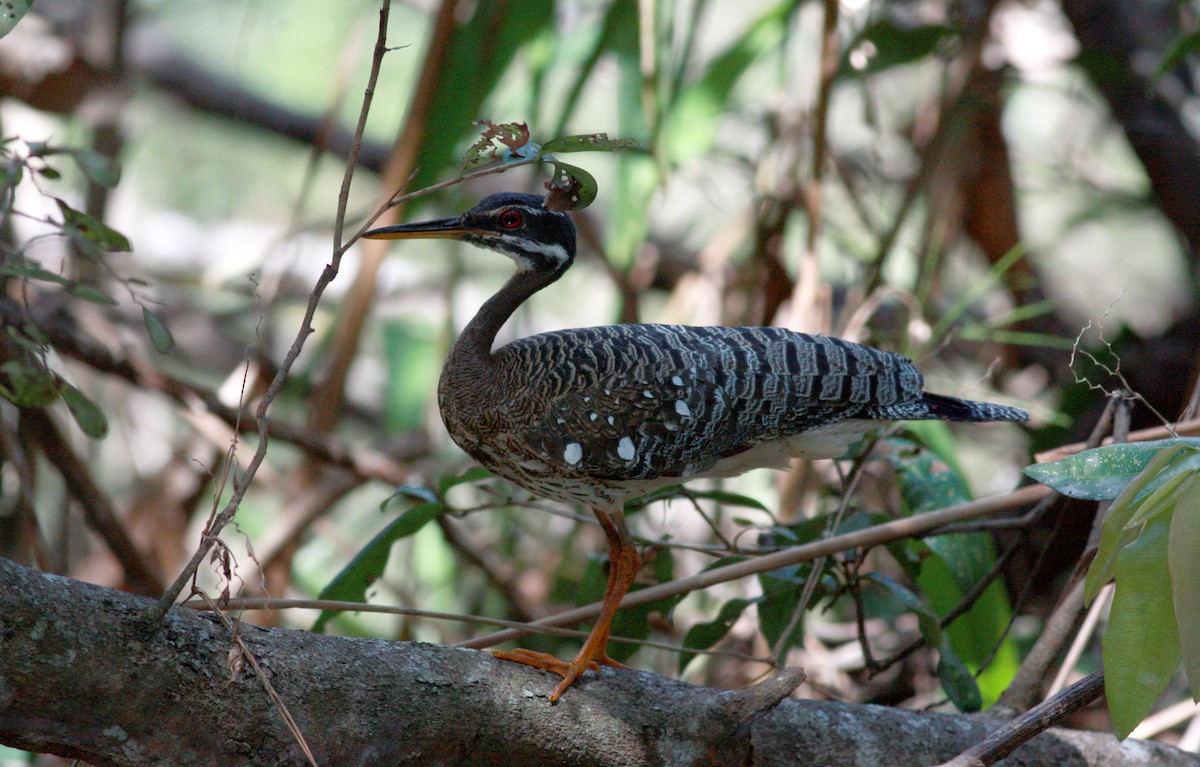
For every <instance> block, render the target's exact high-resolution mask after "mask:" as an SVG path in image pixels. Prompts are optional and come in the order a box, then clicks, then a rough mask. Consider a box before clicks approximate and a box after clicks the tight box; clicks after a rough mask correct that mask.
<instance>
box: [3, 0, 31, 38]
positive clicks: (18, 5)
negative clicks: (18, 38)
mask: <svg viewBox="0 0 1200 767" xmlns="http://www.w3.org/2000/svg"><path fill="white" fill-rule="evenodd" d="M32 5H33V0H4V2H3V3H0V37H4V36H5V35H7V34H8V33H9V32H11V31H13V28H15V27H16V26H17V22H18V21H20V20H21V19H22V18H24V16H25V14H26V13H28V12H29V8H30V6H32Z"/></svg>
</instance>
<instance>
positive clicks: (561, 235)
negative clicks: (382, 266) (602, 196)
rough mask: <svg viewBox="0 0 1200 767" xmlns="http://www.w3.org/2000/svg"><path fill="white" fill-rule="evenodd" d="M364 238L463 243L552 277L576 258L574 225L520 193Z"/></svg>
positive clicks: (539, 200) (383, 229) (535, 197)
mask: <svg viewBox="0 0 1200 767" xmlns="http://www.w3.org/2000/svg"><path fill="white" fill-rule="evenodd" d="M363 237H368V238H371V239H377V240H405V239H420V238H442V239H451V240H463V241H464V242H469V243H471V244H472V245H476V246H478V247H480V248H488V249H490V250H495V251H498V252H500V253H503V254H504V255H506V256H508V257H509V258H511V259H512V260H513V261H515V262H516V264H517V268H518V269H519V270H521V271H525V272H537V273H540V274H544V275H554V276H555V277H557V276H558V275H561V274H562V273H563V272H564V271H566V269H567V267H569V266H570V265H571V262H572V261H574V259H575V224H574V223H573V222H572V221H571V217H570V216H569V215H568V214H566V213H564V212H562V211H555V210H550V209H548V208H546V207H545V206H544V205H543V200H542V198H541V197H539V196H538V195H536V194H521V193H519V192H500V193H498V194H492V195H488V196H487V197H484V198H483V200H481V201H480V203H479V204H478V205H476V206H475V207H473V208H471V209H470V210H468V211H467V212H466V213H463V214H462V215H461V216H452V217H450V218H441V219H437V220H434V221H421V222H417V223H412V224H398V225H396V226H385V227H381V228H379V229H372V230H370V231H368V232H366V233H364V234H363Z"/></svg>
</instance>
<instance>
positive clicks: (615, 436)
mask: <svg viewBox="0 0 1200 767" xmlns="http://www.w3.org/2000/svg"><path fill="white" fill-rule="evenodd" d="M365 236H366V237H371V238H380V239H407V238H428V237H436V238H450V239H457V240H464V241H466V242H469V243H471V244H472V245H476V246H478V247H481V248H488V249H490V250H495V251H499V252H500V253H503V254H504V255H506V256H508V257H509V258H511V259H512V260H513V261H514V262H516V266H517V271H516V273H515V274H514V275H513V276H512V277H511V278H510V279H509V280H508V282H507V283H505V285H504V287H502V288H501V289H500V290H499V292H497V293H496V294H495V295H494V296H492V297H491V298H490V299H488V301H487V302H486V303H484V305H483V307H482V308H481V309H480V310H479V312H478V313H477V314H476V315H475V317H474V318H473V319H472V320H471V321H470V322H468V323H467V326H466V327H465V328H464V329H463V331H462V334H461V335H460V336H459V338H458V341H457V343H455V344H454V348H453V349H452V350H451V351H450V356H449V357H448V358H447V359H446V364H445V367H444V369H443V370H442V377H441V382H440V384H439V385H438V401H439V403H440V406H441V411H442V419H443V420H444V421H445V423H446V428H447V430H448V431H449V433H450V436H451V437H452V438H453V439H454V441H455V442H456V443H458V445H459V446H460V447H462V449H463V450H465V451H466V452H467V453H468V454H469V455H470V456H471V457H472V458H474V459H475V460H476V461H478V462H479V463H480V464H481V465H483V466H484V467H485V468H487V469H488V470H490V471H492V472H494V473H495V474H498V475H499V476H501V477H504V478H505V479H507V480H509V481H510V482H512V483H514V484H516V485H518V486H519V487H523V488H525V489H526V490H528V491H530V492H532V493H534V494H536V495H539V496H541V497H543V498H549V499H553V500H557V501H563V502H567V503H581V504H586V505H587V506H589V507H590V508H591V509H592V511H593V513H595V515H596V518H597V519H598V520H599V522H600V526H601V527H602V528H603V529H604V533H605V535H606V536H607V537H608V543H609V560H610V566H609V573H608V586H607V588H606V590H605V593H604V602H603V609H602V610H601V612H600V616H599V618H598V619H597V621H596V624H595V626H594V627H593V629H592V631H591V634H590V635H589V636H588V638H587V640H586V641H585V642H584V644H583V648H582V649H580V651H579V653H578V654H577V655H576V656H575V657H574V658H573V659H572V660H570V661H566V662H564V661H561V660H559V659H557V658H555V657H553V656H550V655H546V654H544V653H535V652H531V651H528V650H516V651H513V652H497V653H496V655H497V656H498V657H500V658H504V659H508V660H513V661H518V662H521V663H525V664H528V665H532V666H536V667H538V668H542V669H546V670H548V671H553V672H554V673H556V674H559V675H561V676H562V677H563V680H562V682H561V683H560V684H559V685H558V686H557V687H556V688H555V690H554V692H553V693H552V694H551V696H550V700H551V701H555V700H557V699H558V698H559V696H560V695H562V693H563V691H565V690H566V689H567V688H568V687H569V686H570V685H571V683H572V682H573V681H574V680H575V679H577V678H579V677H580V676H581V675H582V674H583V673H584V672H585V671H586V670H587V669H588V668H598V665H599V664H609V665H618V664H616V663H615V662H614V661H611V660H609V658H608V656H607V653H606V648H607V644H608V635H609V629H610V627H611V625H612V620H613V616H614V615H615V614H616V612H617V608H618V606H619V605H620V602H621V599H622V598H623V597H624V596H625V593H626V592H627V591H628V590H629V586H630V585H631V584H632V582H633V580H634V577H635V576H636V575H637V572H638V570H639V568H640V567H641V559H640V557H639V555H638V553H637V550H636V548H635V546H634V544H633V541H632V540H631V538H630V536H629V531H628V530H627V529H626V526H625V520H624V515H623V509H624V504H625V502H626V501H627V500H630V499H632V498H637V497H639V496H643V495H645V494H646V493H648V492H650V491H652V490H655V489H657V488H661V487H664V486H667V485H675V484H679V483H681V482H686V481H688V480H691V479H696V478H699V477H731V476H735V475H738V474H741V473H742V472H745V471H747V470H749V469H753V468H758V467H771V468H784V467H785V466H786V465H787V463H788V459H790V458H793V457H800V458H836V457H838V456H840V455H842V454H843V453H844V452H845V451H846V449H847V448H848V447H849V445H850V444H851V443H853V442H854V441H855V440H857V439H858V438H859V437H860V436H861V435H862V434H863V433H864V432H866V431H869V430H871V429H873V428H875V427H877V426H879V425H880V423H881V422H886V421H896V420H915V419H922V420H931V419H941V420H948V421H1025V420H1026V419H1027V417H1028V414H1027V413H1026V412H1025V411H1023V410H1019V409H1017V408H1013V407H1005V406H1001V405H992V404H987V403H981V402H971V401H968V400H962V399H957V398H954V397H946V396H942V395H938V394H927V393H925V392H923V391H922V386H923V385H924V379H923V378H922V377H921V374H920V373H919V372H918V371H917V369H916V367H915V366H914V365H913V364H912V363H911V362H910V361H909V360H907V359H906V358H904V357H902V356H901V355H899V354H895V353H893V352H886V351H880V350H878V349H872V348H870V347H868V346H862V345H859V344H855V343H851V342H849V341H843V340H841V339H838V338H829V337H826V336H819V335H808V334H804V333H794V332H791V331H788V330H783V329H781V328H771V327H743V328H729V327H684V326H678V325H612V326H607V327H598V328H578V329H573V330H560V331H556V332H553V333H542V334H540V335H535V336H530V337H528V338H522V339H519V340H517V341H514V342H512V343H510V344H507V345H505V346H503V347H501V348H499V349H496V350H493V349H492V344H493V343H494V341H495V339H496V334H497V332H498V331H499V330H500V328H501V326H503V325H504V323H505V322H506V321H507V320H508V318H509V317H510V316H511V315H512V313H513V312H514V311H515V310H516V308H517V307H518V306H520V305H521V304H522V303H523V302H524V301H525V300H526V299H528V298H529V297H530V296H532V295H533V294H534V293H536V292H537V291H539V290H541V289H542V288H544V287H546V286H547V285H549V284H550V283H552V282H554V281H555V280H557V279H558V278H559V277H561V276H562V275H563V273H564V272H566V271H567V269H568V268H570V266H571V263H572V262H573V261H574V258H575V226H574V224H573V223H572V221H571V217H570V216H569V215H568V214H567V213H565V212H561V211H556V210H550V209H548V208H546V207H544V206H543V200H542V198H541V197H539V196H537V195H531V194H518V193H513V192H502V193H499V194H493V195H490V196H488V197H486V198H485V199H484V200H483V201H482V202H480V203H479V204H478V205H476V206H475V207H473V208H471V209H470V210H468V211H467V212H466V213H463V214H462V215H461V216H454V217H452V218H444V219H439V220H436V221H426V222H421V223H413V224H402V225H399V226H388V227H383V228H380V229H374V230H372V231H370V232H367V233H366V235H365Z"/></svg>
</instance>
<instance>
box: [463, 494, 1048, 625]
mask: <svg viewBox="0 0 1200 767" xmlns="http://www.w3.org/2000/svg"><path fill="white" fill-rule="evenodd" d="M1051 492H1053V491H1052V490H1050V488H1048V487H1045V486H1043V485H1030V486H1028V487H1023V488H1021V489H1019V490H1014V491H1013V492H1011V493H1006V494H1005V495H999V496H993V497H991V498H983V499H980V500H977V501H971V502H969V503H960V504H955V505H954V506H947V507H946V508H944V509H939V510H937V511H931V512H928V513H925V514H918V515H916V516H912V517H905V518H904V519H897V520H895V521H893V522H888V523H886V524H882V525H874V526H872V527H868V528H866V529H863V530H858V531H855V532H852V533H846V534H845V535H838V536H834V537H833V538H826V539H823V540H818V541H813V542H811V543H806V544H804V545H803V546H796V547H794V548H789V549H785V550H783V551H778V552H775V553H773V554H766V555H764V556H761V557H756V558H754V559H749V560H746V561H743V562H735V563H733V564H729V565H725V566H724V567H718V568H714V569H712V570H707V571H705V572H701V573H697V574H695V575H692V576H688V577H686V578H679V579H677V580H673V581H668V582H667V583H660V584H658V585H655V586H648V587H646V588H644V589H640V590H638V591H634V592H630V593H629V594H627V595H626V596H625V598H624V599H623V600H622V601H621V606H622V607H634V606H636V605H643V604H647V603H649V602H653V601H655V600H657V599H663V598H665V597H673V596H678V595H680V594H687V593H689V592H691V591H696V590H698V589H703V588H708V587H709V586H713V585H716V584H718V583H725V582H728V581H733V580H737V579H738V578H744V577H746V576H748V575H757V574H758V573H762V572H767V571H770V570H776V569H778V568H780V567H788V566H789V565H795V564H800V563H801V562H811V561H812V560H814V559H816V558H817V557H823V556H829V555H832V554H836V553H838V552H840V551H847V550H850V549H856V548H861V547H866V546H879V545H882V544H885V543H888V542H890V541H895V540H901V539H904V538H910V537H912V536H915V535H920V534H921V533H923V532H925V531H926V530H930V529H933V528H936V527H941V526H943V525H947V524H949V523H951V522H956V521H959V520H964V519H974V518H975V517H982V516H985V515H987V514H995V513H997V512H1000V511H1005V510H1007V509H1013V508H1018V507H1021V506H1024V505H1026V504H1030V503H1035V502H1037V501H1038V500H1040V499H1042V498H1044V497H1046V496H1047V495H1049V494H1050V493H1051ZM599 613H600V603H599V602H596V603H593V604H590V605H586V606H584V607H578V608H575V609H573V610H567V611H565V612H562V613H559V614H557V615H552V616H550V617H548V618H543V619H541V620H537V621H534V622H533V624H531V625H534V626H562V625H570V624H572V623H577V622H579V621H582V620H586V619H589V618H594V617H595V616H596V615H598V614H599ZM522 635H523V632H520V631H499V632H496V633H494V634H488V635H487V636H482V637H476V638H475V639H470V640H467V641H465V642H459V643H458V645H457V646H460V647H491V646H492V645H496V644H499V643H501V642H507V641H509V640H512V639H517V638H519V637H520V636H522Z"/></svg>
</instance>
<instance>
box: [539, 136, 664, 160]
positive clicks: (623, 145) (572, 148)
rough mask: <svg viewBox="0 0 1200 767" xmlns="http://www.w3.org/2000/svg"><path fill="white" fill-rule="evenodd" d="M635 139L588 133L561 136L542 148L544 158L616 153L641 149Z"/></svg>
mask: <svg viewBox="0 0 1200 767" xmlns="http://www.w3.org/2000/svg"><path fill="white" fill-rule="evenodd" d="M641 148H642V145H641V144H640V143H638V140H637V139H634V138H609V137H608V134H607V133H587V134H579V135H574V136H561V137H559V138H556V139H551V140H550V141H547V142H546V143H545V145H544V146H543V147H542V154H543V156H544V155H546V154H549V153H551V152H561V153H563V154H568V153H570V152H615V151H617V150H618V149H641Z"/></svg>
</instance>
